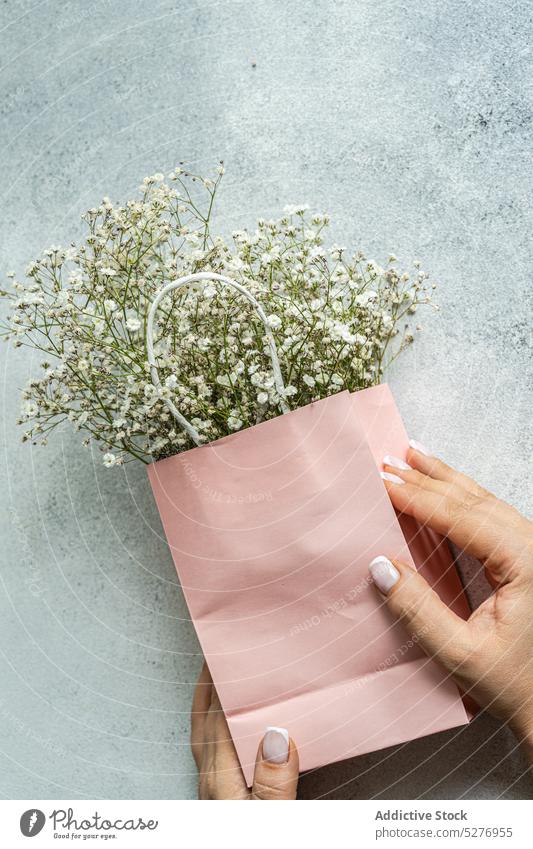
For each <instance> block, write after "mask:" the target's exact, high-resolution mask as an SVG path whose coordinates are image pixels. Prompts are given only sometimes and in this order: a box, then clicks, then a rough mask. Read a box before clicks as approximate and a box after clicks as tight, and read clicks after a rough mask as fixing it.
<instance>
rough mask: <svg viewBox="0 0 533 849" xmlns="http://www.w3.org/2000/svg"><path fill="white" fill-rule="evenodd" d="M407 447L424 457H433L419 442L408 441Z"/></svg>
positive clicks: (414, 440)
mask: <svg viewBox="0 0 533 849" xmlns="http://www.w3.org/2000/svg"><path fill="white" fill-rule="evenodd" d="M409 445H410V446H411V448H414V449H415V451H420V453H421V454H425V455H426V457H433V454H432V453H431V451H430V450H429V448H426V446H425V445H422V443H421V442H417V441H416V439H410V440H409Z"/></svg>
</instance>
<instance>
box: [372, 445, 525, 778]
mask: <svg viewBox="0 0 533 849" xmlns="http://www.w3.org/2000/svg"><path fill="white" fill-rule="evenodd" d="M411 445H413V447H412V448H411V449H410V451H409V453H408V455H407V460H408V464H409V467H410V468H409V467H408V468H405V466H406V464H405V463H404V464H402V462H401V461H398V460H396V458H394V457H386V458H385V460H386V462H385V464H384V468H385V475H383V477H384V480H385V485H386V487H387V491H388V493H389V496H390V498H391V500H392V503H393V505H394V507H395V508H396V510H398V511H399V512H402V513H407V514H409V515H410V516H414V517H415V519H417V520H418V521H419V522H420V523H421V524H423V525H428V526H429V527H431V528H433V529H434V530H436V531H438V532H439V533H441V534H443V535H445V536H447V537H448V538H449V539H451V540H452V541H453V542H454V543H456V545H458V546H459V547H460V548H462V549H463V550H465V551H466V552H468V553H469V554H471V555H473V556H474V557H476V558H477V559H478V560H480V561H481V563H482V564H483V566H484V567H485V574H486V576H487V579H488V580H489V582H490V584H491V586H492V587H493V590H494V592H493V594H492V595H491V596H490V598H488V599H487V600H486V601H485V602H483V604H481V605H480V607H478V608H477V610H475V611H474V612H473V613H472V615H471V616H470V618H469V619H468V621H464V620H463V619H461V618H460V617H458V616H456V615H455V614H454V613H452V611H451V610H450V609H449V608H448V607H447V606H446V605H445V604H443V602H442V601H440V599H439V597H438V595H437V594H436V593H435V592H434V591H433V590H432V589H431V587H430V586H429V585H428V584H427V583H426V581H425V580H424V578H422V576H421V575H419V574H418V573H416V572H414V571H413V570H412V569H411V568H409V567H408V566H406V565H405V564H402V563H398V562H394V565H393V564H392V563H390V561H388V560H387V558H386V557H382V558H376V560H374V561H373V562H372V563H371V564H370V572H371V575H372V578H373V580H374V583H375V584H376V586H377V588H378V589H379V590H380V591H381V592H382V593H383V595H384V597H385V600H386V603H387V605H388V607H389V608H390V610H391V611H392V612H393V613H394V614H395V615H396V616H398V617H400V618H401V619H402V621H403V622H404V623H405V625H406V627H407V629H408V630H409V631H410V632H412V633H413V634H414V635H416V636H417V639H418V641H419V642H420V645H421V646H422V647H423V648H424V650H425V651H426V652H427V653H428V654H429V655H431V656H433V657H435V658H436V659H437V660H438V661H439V662H440V663H441V664H442V665H443V666H444V667H445V668H446V669H447V670H448V671H449V672H450V673H451V674H452V675H453V677H454V678H455V680H456V681H457V683H458V684H459V686H460V687H461V688H462V689H463V690H464V691H465V692H467V693H469V694H471V695H472V697H473V698H474V699H475V700H476V702H478V704H480V705H482V706H483V707H485V708H487V709H488V710H489V711H490V712H491V713H492V714H494V715H495V716H497V717H499V718H501V719H505V720H506V721H507V722H509V724H510V726H511V728H512V729H513V730H514V732H515V734H516V735H517V737H518V738H519V739H520V740H521V741H523V742H524V744H525V746H526V750H527V753H528V756H529V758H530V760H531V762H532V763H533V523H532V522H530V521H528V520H527V519H526V518H525V517H524V516H522V515H521V514H520V513H518V511H517V510H515V509H514V508H513V507H511V506H509V505H508V504H505V503H504V502H503V501H499V500H498V499H497V498H495V497H494V496H493V495H491V493H490V492H487V491H486V490H484V489H482V487H480V486H478V484H477V483H475V482H474V481H473V480H471V479H470V478H468V477H466V475H462V474H460V473H459V472H456V471H455V470H454V469H452V468H450V466H447V465H446V464H445V463H443V462H441V461H440V460H437V459H436V458H435V457H432V456H431V455H430V454H429V452H427V450H426V449H424V448H423V446H421V445H420V444H419V443H414V444H413V443H411ZM417 449H418V450H417ZM402 465H403V466H404V468H402Z"/></svg>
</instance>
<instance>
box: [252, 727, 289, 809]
mask: <svg viewBox="0 0 533 849" xmlns="http://www.w3.org/2000/svg"><path fill="white" fill-rule="evenodd" d="M298 773H299V762H298V751H297V749H296V746H295V745H294V743H293V741H292V740H291V739H290V738H289V732H288V731H287V730H286V729H285V728H274V727H269V728H267V729H266V731H265V736H264V737H263V740H262V741H261V743H260V745H259V749H258V750H257V758H256V761H255V772H254V783H253V785H252V799H296V788H297V787H298Z"/></svg>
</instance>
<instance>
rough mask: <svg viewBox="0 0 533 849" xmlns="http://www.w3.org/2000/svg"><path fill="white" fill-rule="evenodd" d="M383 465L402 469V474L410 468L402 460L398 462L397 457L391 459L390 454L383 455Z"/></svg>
mask: <svg viewBox="0 0 533 849" xmlns="http://www.w3.org/2000/svg"><path fill="white" fill-rule="evenodd" d="M383 465H384V466H392V467H393V468H394V469H402V470H403V471H404V472H406V471H408V470H409V469H410V468H411V466H410V465H409V463H406V462H405V461H404V460H400V458H399V457H393V456H392V454H385V456H384V458H383Z"/></svg>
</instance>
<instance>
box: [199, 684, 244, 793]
mask: <svg viewBox="0 0 533 849" xmlns="http://www.w3.org/2000/svg"><path fill="white" fill-rule="evenodd" d="M203 734H204V736H203V739H202V742H201V747H200V750H201V757H200V761H199V764H198V796H199V798H200V799H249V798H250V794H249V791H248V788H247V787H246V782H245V780H244V777H243V774H242V770H241V767H240V764H239V759H238V757H237V752H236V750H235V746H234V744H233V740H232V739H231V734H230V731H229V728H228V723H227V721H226V717H225V715H224V711H223V709H222V705H221V704H220V700H219V698H218V694H217V691H216V689H215V687H214V686H212V687H211V702H210V705H209V709H208V711H207V714H206V717H205V722H204V729H203Z"/></svg>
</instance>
